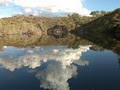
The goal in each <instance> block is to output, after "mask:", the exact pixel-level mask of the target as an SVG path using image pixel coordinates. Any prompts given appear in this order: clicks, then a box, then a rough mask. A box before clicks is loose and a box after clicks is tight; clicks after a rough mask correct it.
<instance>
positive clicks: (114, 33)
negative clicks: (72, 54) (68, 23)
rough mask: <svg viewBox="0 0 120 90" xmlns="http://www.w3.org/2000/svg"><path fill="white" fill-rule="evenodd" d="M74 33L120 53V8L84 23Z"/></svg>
mask: <svg viewBox="0 0 120 90" xmlns="http://www.w3.org/2000/svg"><path fill="white" fill-rule="evenodd" d="M74 34H75V35H76V36H80V37H82V38H85V39H87V40H89V41H92V42H93V43H95V44H97V45H99V46H102V47H104V48H106V49H110V50H112V51H114V52H116V53H117V54H119V55H120V9H116V10H114V11H113V12H109V13H108V14H105V15H104V16H100V17H98V18H97V19H95V20H93V21H91V22H89V23H86V24H83V25H82V26H81V27H79V28H76V30H75V31H74Z"/></svg>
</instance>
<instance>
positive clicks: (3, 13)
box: [0, 0, 120, 18]
mask: <svg viewBox="0 0 120 90" xmlns="http://www.w3.org/2000/svg"><path fill="white" fill-rule="evenodd" d="M116 8H120V0H0V18H2V17H9V16H13V15H17V14H22V15H29V14H33V15H34V16H64V15H67V14H70V13H79V14H80V15H83V16H84V15H86V16H88V15H89V14H90V12H91V11H95V10H105V11H111V10H114V9H116Z"/></svg>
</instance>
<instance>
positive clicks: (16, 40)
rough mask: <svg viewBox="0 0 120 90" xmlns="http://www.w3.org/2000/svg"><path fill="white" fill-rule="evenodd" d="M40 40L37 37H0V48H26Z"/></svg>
mask: <svg viewBox="0 0 120 90" xmlns="http://www.w3.org/2000/svg"><path fill="white" fill-rule="evenodd" d="M40 38H41V36H38V35H7V36H4V37H0V46H1V47H2V46H16V47H26V46H29V45H30V46H31V45H34V44H35V43H36V42H37V41H39V39H40Z"/></svg>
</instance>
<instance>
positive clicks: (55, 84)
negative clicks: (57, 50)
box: [36, 62, 77, 90]
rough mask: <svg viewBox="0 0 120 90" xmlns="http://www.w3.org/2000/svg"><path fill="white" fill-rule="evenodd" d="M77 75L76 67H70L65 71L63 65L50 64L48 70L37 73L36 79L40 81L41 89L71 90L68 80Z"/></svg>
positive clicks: (57, 63)
mask: <svg viewBox="0 0 120 90" xmlns="http://www.w3.org/2000/svg"><path fill="white" fill-rule="evenodd" d="M76 75H77V67H76V66H68V67H67V68H65V69H63V68H62V66H61V63H59V62H55V63H52V64H49V65H48V66H47V68H45V69H44V70H42V71H39V72H37V74H36V77H37V78H38V79H39V80H40V82H41V84H40V87H41V88H44V89H50V90H69V85H68V82H67V81H68V80H69V79H70V78H72V77H74V76H76Z"/></svg>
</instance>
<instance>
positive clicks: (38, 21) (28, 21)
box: [0, 13, 93, 36]
mask: <svg viewBox="0 0 120 90" xmlns="http://www.w3.org/2000/svg"><path fill="white" fill-rule="evenodd" d="M92 19H93V18H92V17H81V16H80V15H78V14H75V13H74V14H72V15H68V17H53V18H48V17H33V16H32V15H30V16H28V17H27V16H14V17H10V18H3V19H1V20H0V36H2V35H12V34H20V35H21V34H27V35H28V34H37V35H39V34H41V33H43V34H47V30H48V29H49V28H52V27H54V26H55V25H63V26H65V27H66V28H67V29H68V31H71V30H74V29H75V28H76V27H79V26H81V25H82V24H83V23H87V22H89V21H91V20H92Z"/></svg>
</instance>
